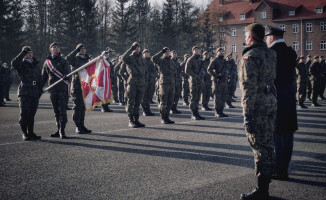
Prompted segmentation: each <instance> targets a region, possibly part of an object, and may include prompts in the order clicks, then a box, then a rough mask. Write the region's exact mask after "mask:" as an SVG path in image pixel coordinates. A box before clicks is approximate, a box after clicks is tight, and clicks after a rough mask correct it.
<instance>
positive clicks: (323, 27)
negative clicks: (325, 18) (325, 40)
mask: <svg viewBox="0 0 326 200" xmlns="http://www.w3.org/2000/svg"><path fill="white" fill-rule="evenodd" d="M320 30H321V31H326V22H320Z"/></svg>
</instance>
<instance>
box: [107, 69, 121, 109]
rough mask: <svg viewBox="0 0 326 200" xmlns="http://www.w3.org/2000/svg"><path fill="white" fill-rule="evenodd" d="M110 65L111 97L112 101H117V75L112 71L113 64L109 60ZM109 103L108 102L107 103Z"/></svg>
mask: <svg viewBox="0 0 326 200" xmlns="http://www.w3.org/2000/svg"><path fill="white" fill-rule="evenodd" d="M110 64H111V67H110V69H111V70H110V77H111V90H112V97H113V100H114V102H116V103H117V102H119V97H118V85H117V76H116V74H115V73H114V68H115V64H114V63H112V62H110ZM109 105H110V104H109Z"/></svg>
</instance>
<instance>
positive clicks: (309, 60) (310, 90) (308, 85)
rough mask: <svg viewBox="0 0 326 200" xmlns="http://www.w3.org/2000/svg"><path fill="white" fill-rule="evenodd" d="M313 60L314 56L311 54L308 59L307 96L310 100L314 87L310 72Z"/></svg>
mask: <svg viewBox="0 0 326 200" xmlns="http://www.w3.org/2000/svg"><path fill="white" fill-rule="evenodd" d="M311 62H312V57H311V55H308V56H307V61H306V68H307V71H308V82H307V98H308V100H309V101H311V93H312V89H311V82H310V72H309V68H310V65H311Z"/></svg>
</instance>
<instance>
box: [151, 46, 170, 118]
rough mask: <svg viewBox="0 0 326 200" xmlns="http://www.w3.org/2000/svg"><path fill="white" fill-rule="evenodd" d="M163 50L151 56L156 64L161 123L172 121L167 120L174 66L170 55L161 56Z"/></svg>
mask: <svg viewBox="0 0 326 200" xmlns="http://www.w3.org/2000/svg"><path fill="white" fill-rule="evenodd" d="M163 54H164V51H163V50H162V51H160V52H158V53H157V54H155V55H154V56H153V57H152V60H153V62H154V63H155V64H157V66H158V73H159V75H160V79H159V96H160V98H159V99H160V114H161V117H162V123H171V122H172V123H173V121H171V120H169V114H170V110H171V108H172V105H173V101H174V96H175V78H176V67H175V66H174V63H173V61H172V60H171V57H163Z"/></svg>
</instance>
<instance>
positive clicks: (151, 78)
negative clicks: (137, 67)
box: [142, 49, 157, 116]
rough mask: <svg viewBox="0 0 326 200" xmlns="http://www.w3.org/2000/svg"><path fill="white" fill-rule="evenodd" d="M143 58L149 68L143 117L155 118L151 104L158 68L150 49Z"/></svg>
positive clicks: (144, 52)
mask: <svg viewBox="0 0 326 200" xmlns="http://www.w3.org/2000/svg"><path fill="white" fill-rule="evenodd" d="M143 58H144V59H145V63H146V65H147V67H148V79H147V81H146V89H145V94H144V99H143V103H142V107H143V111H144V112H143V115H144V116H154V115H155V114H154V113H152V111H151V102H152V99H153V95H154V92H155V77H156V69H157V68H156V67H155V65H154V63H153V61H152V59H151V54H150V53H149V51H148V49H144V51H143Z"/></svg>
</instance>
